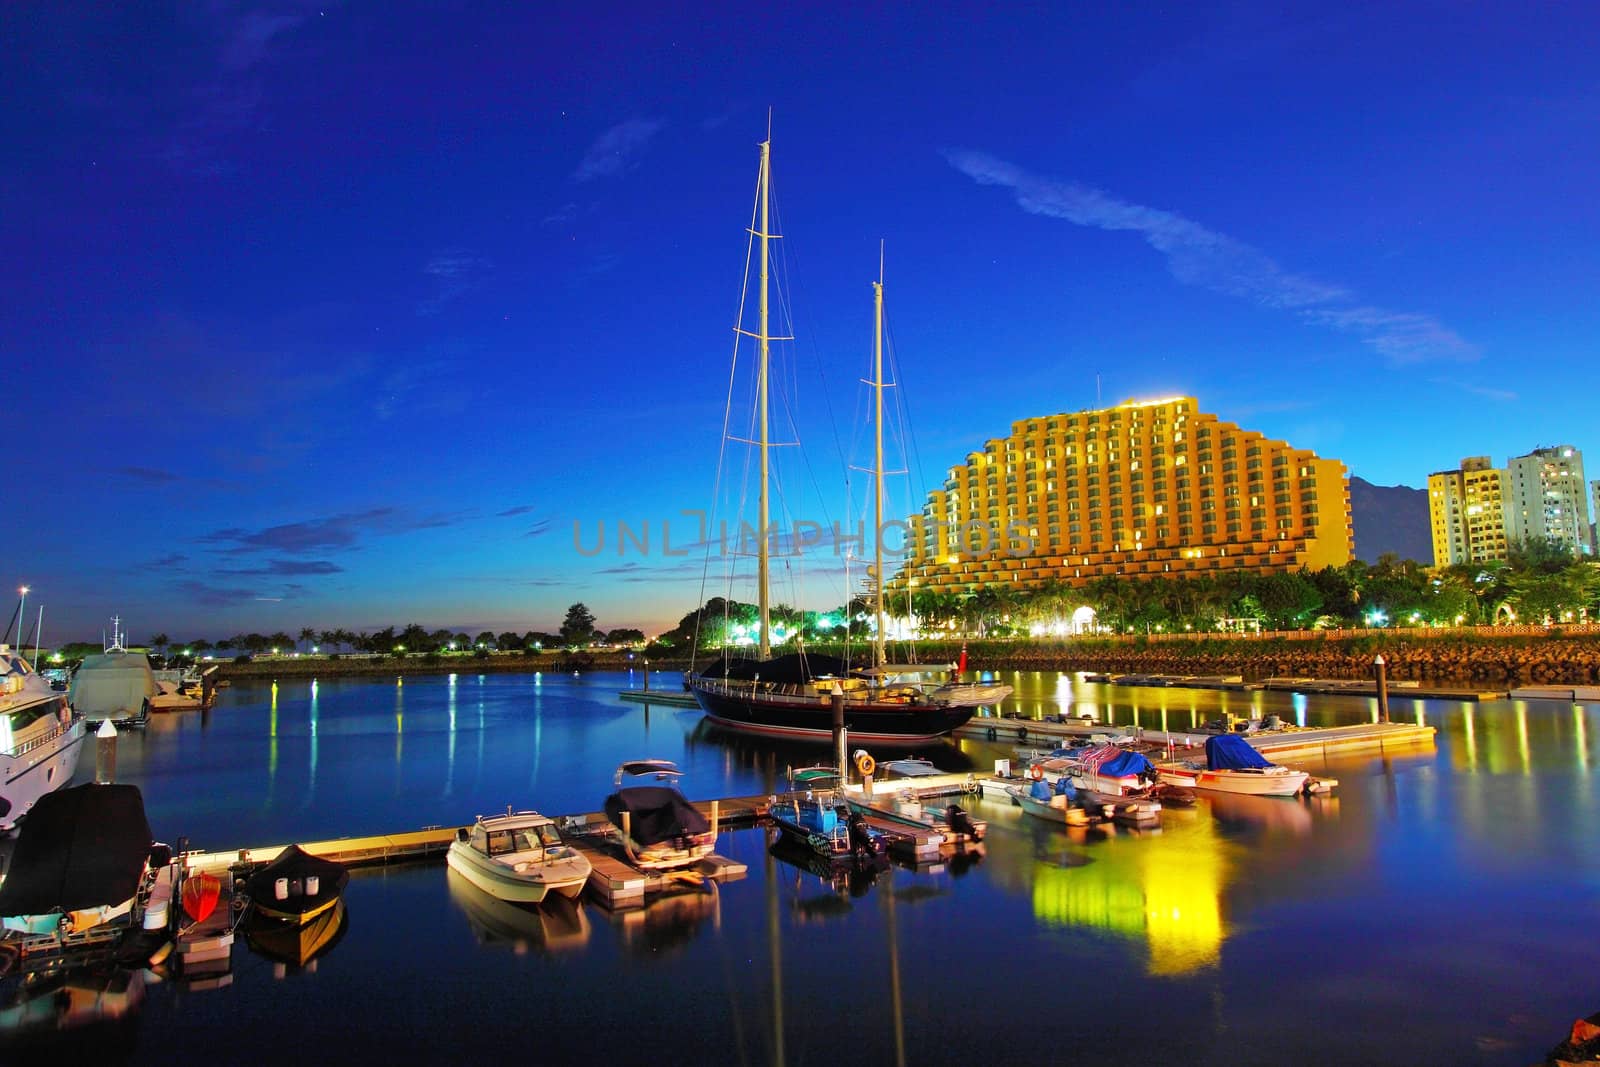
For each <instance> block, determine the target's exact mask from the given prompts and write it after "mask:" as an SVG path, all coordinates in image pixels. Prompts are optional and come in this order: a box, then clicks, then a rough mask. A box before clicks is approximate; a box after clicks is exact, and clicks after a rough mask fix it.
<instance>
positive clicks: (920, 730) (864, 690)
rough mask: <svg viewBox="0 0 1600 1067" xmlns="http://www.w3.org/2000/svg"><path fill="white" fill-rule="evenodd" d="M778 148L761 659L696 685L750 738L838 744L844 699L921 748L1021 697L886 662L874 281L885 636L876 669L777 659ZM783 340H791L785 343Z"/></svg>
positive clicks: (877, 507) (765, 177)
mask: <svg viewBox="0 0 1600 1067" xmlns="http://www.w3.org/2000/svg"><path fill="white" fill-rule="evenodd" d="M771 163H772V145H771V142H770V141H763V142H762V143H761V167H760V172H759V182H758V188H757V193H756V202H757V206H758V218H759V228H757V229H752V230H751V233H752V235H753V236H754V237H755V238H758V239H759V243H760V249H759V252H757V253H756V256H757V257H758V260H759V262H760V264H761V270H760V278H761V282H760V290H759V300H758V301H757V314H758V319H757V328H756V331H755V332H754V333H747V332H746V331H745V330H743V329H742V326H743V323H742V322H741V323H739V324H738V325H739V327H741V328H740V329H739V330H738V332H739V333H741V334H745V335H746V336H750V337H753V338H754V339H755V340H756V342H757V345H758V358H759V364H758V382H759V388H758V397H759V399H758V417H757V422H758V425H759V427H760V436H759V439H758V440H756V441H752V442H750V443H751V444H755V445H756V446H757V447H758V449H759V454H760V463H759V471H760V475H759V491H758V496H757V505H758V508H759V516H758V520H757V524H756V529H757V530H759V531H762V533H761V535H760V536H758V537H757V538H756V542H757V546H756V556H757V560H758V564H757V594H758V598H759V612H760V616H759V621H758V623H757V638H758V641H759V645H758V652H759V656H758V658H757V659H754V660H739V661H730V660H728V659H727V658H726V657H725V658H724V659H722V660H721V661H720V662H719V663H717V664H715V665H713V666H712V667H711V668H709V669H707V670H704V671H702V672H700V673H699V674H698V675H693V676H692V677H690V678H689V679H687V684H688V687H689V689H690V691H691V692H693V693H694V696H695V700H696V701H697V702H698V703H699V704H700V706H701V708H703V709H704V710H705V713H706V715H707V717H709V718H710V719H711V720H712V721H714V722H716V723H717V724H718V725H720V726H723V727H725V728H727V729H730V730H736V731H740V732H744V733H753V734H761V735H765V736H769V737H784V738H792V739H795V740H805V741H828V740H830V739H831V738H832V736H833V710H832V700H833V698H834V697H835V696H836V695H837V696H840V697H842V698H843V701H844V727H845V729H846V730H848V731H849V735H850V738H851V740H853V741H863V742H871V743H876V744H881V745H908V746H909V745H921V744H926V743H928V742H931V741H934V740H936V739H938V738H941V737H946V736H948V735H949V734H950V733H952V732H953V731H955V730H956V728H957V727H960V726H961V725H963V724H964V723H966V722H967V721H968V720H969V719H971V718H972V716H973V715H974V714H975V713H976V712H977V710H978V708H979V707H980V706H982V705H992V704H997V703H999V702H1000V701H1002V700H1004V699H1005V698H1006V697H1008V696H1010V695H1011V687H1010V686H1007V685H999V684H990V683H981V684H980V683H969V682H960V681H956V680H953V679H952V680H949V681H930V680H927V679H925V678H920V677H918V675H926V674H928V673H930V672H931V673H939V674H943V673H948V672H951V671H952V666H951V665H943V666H935V667H926V666H916V665H911V666H904V667H890V666H888V665H887V663H886V658H885V651H884V636H885V629H886V618H885V614H884V604H883V585H884V581H883V575H884V562H883V537H882V531H883V529H884V513H883V475H884V463H883V403H884V400H883V393H884V389H885V386H886V384H887V383H885V381H884V376H883V283H882V281H881V280H880V281H878V282H876V283H874V284H873V302H874V308H875V310H876V318H875V323H876V333H875V337H874V340H875V346H874V353H875V356H874V371H873V379H872V381H870V382H868V383H867V384H869V385H871V386H872V387H873V390H874V398H875V402H876V403H875V410H876V412H877V416H876V417H875V418H874V419H873V426H874V428H875V430H876V437H875V446H876V452H875V455H876V462H875V463H874V465H873V467H872V472H873V475H874V488H875V491H876V492H875V497H874V501H875V503H874V511H873V524H874V529H875V530H876V531H878V534H877V536H875V537H874V538H873V546H874V549H873V550H874V560H875V564H874V569H873V572H872V574H873V576H874V578H873V583H872V584H873V586H874V590H875V591H874V598H875V605H876V617H877V629H876V631H875V636H874V641H873V649H872V666H871V669H870V670H864V671H858V670H855V669H853V668H852V667H851V665H850V664H848V663H846V662H844V661H841V660H837V659H833V658H831V657H827V656H814V655H809V654H807V653H806V652H804V651H801V652H798V653H796V654H793V655H787V656H779V657H777V658H772V657H771V635H772V625H771V610H770V603H771V598H772V591H771V575H770V570H771V567H770V559H769V557H770V554H771V545H770V544H769V540H770V538H769V537H768V536H767V534H766V531H767V530H769V529H770V528H771V525H772V523H771V520H770V515H769V512H770V505H769V489H770V486H769V482H770V477H769V471H768V453H769V451H770V449H771V447H772V446H771V442H770V441H769V440H768V421H769V420H768V385H767V382H768V369H769V345H770V342H771V341H772V340H774V338H773V337H772V335H771V333H770V330H769V324H768V313H767V303H768V292H767V289H768V284H767V278H768V266H767V265H768V262H769V258H770V257H769V255H768V251H767V250H768V242H769V240H770V238H771V237H772V236H773V235H772V234H771V233H770V232H769V230H768V221H767V220H768V213H769V199H770V189H771V175H772V165H771ZM777 339H778V340H783V338H777Z"/></svg>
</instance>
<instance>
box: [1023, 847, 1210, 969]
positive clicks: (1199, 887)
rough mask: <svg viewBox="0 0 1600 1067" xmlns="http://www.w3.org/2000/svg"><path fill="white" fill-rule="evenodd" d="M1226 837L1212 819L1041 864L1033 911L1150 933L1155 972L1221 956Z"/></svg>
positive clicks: (1054, 922) (1045, 917) (1068, 922)
mask: <svg viewBox="0 0 1600 1067" xmlns="http://www.w3.org/2000/svg"><path fill="white" fill-rule="evenodd" d="M1227 850H1228V846H1227V844H1226V842H1224V841H1222V840H1221V839H1220V838H1218V837H1217V834H1216V830H1215V825H1214V823H1213V822H1212V821H1211V820H1210V819H1196V820H1194V821H1193V822H1190V823H1187V824H1184V825H1182V826H1175V827H1173V828H1171V829H1170V830H1166V831H1164V832H1163V833H1161V834H1159V835H1146V836H1140V837H1138V838H1122V839H1114V840H1111V841H1106V842H1104V843H1101V844H1097V845H1096V846H1095V847H1094V848H1093V849H1092V850H1091V862H1089V863H1088V864H1086V865H1084V866H1081V867H1071V868H1064V867H1057V866H1053V865H1049V864H1044V863H1040V864H1036V865H1035V866H1034V879H1033V913H1034V917H1035V918H1036V919H1037V920H1039V921H1040V922H1041V923H1043V924H1045V925H1048V926H1083V927H1092V928H1095V929H1100V930H1105V931H1108V932H1110V933H1114V934H1119V935H1122V936H1124V937H1140V938H1143V939H1144V940H1145V941H1146V943H1147V944H1148V946H1149V949H1150V964H1149V969H1150V973H1151V974H1155V975H1176V974H1186V973H1188V972H1190V971H1195V970H1199V969H1200V968H1203V967H1209V966H1212V965H1214V964H1215V963H1216V962H1217V959H1218V956H1219V955H1220V954H1221V951H1222V942H1223V940H1224V939H1225V938H1226V936H1227V930H1226V927H1225V924H1224V922H1223V919H1222V890H1223V888H1224V886H1225V884H1226V882H1227V878H1228V868H1229V861H1228V857H1227Z"/></svg>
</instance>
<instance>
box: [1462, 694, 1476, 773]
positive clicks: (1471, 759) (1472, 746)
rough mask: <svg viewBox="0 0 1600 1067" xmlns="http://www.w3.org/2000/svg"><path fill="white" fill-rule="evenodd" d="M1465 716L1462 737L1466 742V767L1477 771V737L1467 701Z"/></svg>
mask: <svg viewBox="0 0 1600 1067" xmlns="http://www.w3.org/2000/svg"><path fill="white" fill-rule="evenodd" d="M1465 711H1466V714H1465V715H1464V716H1463V719H1462V727H1463V729H1462V736H1463V738H1464V740H1465V741H1466V742H1467V766H1468V767H1470V768H1471V769H1472V770H1477V769H1478V735H1477V732H1476V731H1475V730H1474V729H1473V715H1472V712H1473V705H1472V702H1471V701H1468V702H1467V704H1466V707H1465Z"/></svg>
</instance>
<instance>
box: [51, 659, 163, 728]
mask: <svg viewBox="0 0 1600 1067" xmlns="http://www.w3.org/2000/svg"><path fill="white" fill-rule="evenodd" d="M159 692H160V689H159V688H157V686H156V679H155V675H154V673H152V672H151V670H150V660H149V659H148V658H147V657H146V656H145V654H144V653H142V652H103V653H101V654H100V655H98V656H86V657H84V660H83V663H82V665H80V666H79V667H78V669H77V670H76V671H75V672H73V675H72V688H71V691H70V692H69V693H68V695H67V702H68V703H69V704H71V705H72V706H73V708H75V709H76V710H77V712H78V714H80V715H83V716H85V717H87V718H90V719H101V718H120V717H122V716H125V715H136V714H138V712H139V709H140V708H141V707H142V706H143V705H144V702H145V700H146V699H148V698H149V697H153V696H155V695H156V694H157V693H159Z"/></svg>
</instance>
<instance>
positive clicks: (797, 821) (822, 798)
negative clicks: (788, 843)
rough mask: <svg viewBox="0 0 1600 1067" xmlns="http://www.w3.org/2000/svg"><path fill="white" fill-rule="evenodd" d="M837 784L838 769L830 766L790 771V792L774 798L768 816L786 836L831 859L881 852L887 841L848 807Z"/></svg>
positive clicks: (886, 846)
mask: <svg viewBox="0 0 1600 1067" xmlns="http://www.w3.org/2000/svg"><path fill="white" fill-rule="evenodd" d="M838 783H839V772H838V771H837V770H835V769H834V768H832V767H802V768H800V769H799V770H796V771H791V772H790V773H789V784H790V792H789V793H788V795H786V796H778V797H773V798H772V799H771V801H770V802H769V803H768V805H767V815H768V817H769V818H770V819H771V820H772V823H773V825H774V826H776V827H777V828H778V829H779V830H781V831H782V832H783V835H784V836H785V837H787V838H789V839H790V840H793V841H795V842H796V843H798V844H800V845H803V846H805V847H806V848H809V849H810V850H811V851H813V852H815V853H816V854H817V855H819V856H822V857H825V858H826V859H828V860H830V861H833V860H849V859H852V858H855V857H860V858H863V859H864V858H867V857H871V856H881V855H883V853H884V852H885V851H887V850H888V842H887V841H886V840H885V839H884V836H883V835H882V834H880V833H878V832H877V831H876V830H873V829H872V828H871V827H869V826H867V822H866V819H865V818H864V817H863V816H862V815H861V814H860V813H859V812H856V811H852V810H851V808H850V804H849V802H848V801H847V800H845V799H844V797H843V796H841V795H840V793H839V790H838Z"/></svg>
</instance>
